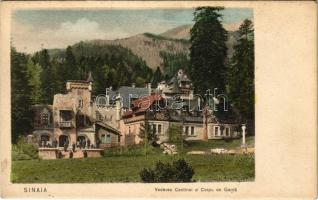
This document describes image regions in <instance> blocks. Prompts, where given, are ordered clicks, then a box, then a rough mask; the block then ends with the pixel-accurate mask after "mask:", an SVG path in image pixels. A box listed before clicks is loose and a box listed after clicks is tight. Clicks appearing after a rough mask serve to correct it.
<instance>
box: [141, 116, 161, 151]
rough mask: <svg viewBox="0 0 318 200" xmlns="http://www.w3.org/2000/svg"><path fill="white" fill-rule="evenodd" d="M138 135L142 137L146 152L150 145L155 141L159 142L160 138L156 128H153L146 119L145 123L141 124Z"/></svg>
mask: <svg viewBox="0 0 318 200" xmlns="http://www.w3.org/2000/svg"><path fill="white" fill-rule="evenodd" d="M138 137H139V138H140V139H142V143H143V144H144V150H145V152H147V148H148V146H149V145H154V144H155V142H157V140H158V139H159V138H158V136H157V135H156V133H155V132H154V130H153V129H152V128H151V125H150V124H149V123H148V121H145V123H144V124H141V127H140V132H139V135H138Z"/></svg>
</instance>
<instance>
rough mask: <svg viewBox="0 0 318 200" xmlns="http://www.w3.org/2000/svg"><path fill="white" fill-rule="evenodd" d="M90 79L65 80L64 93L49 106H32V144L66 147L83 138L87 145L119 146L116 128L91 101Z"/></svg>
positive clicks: (79, 142) (80, 141)
mask: <svg viewBox="0 0 318 200" xmlns="http://www.w3.org/2000/svg"><path fill="white" fill-rule="evenodd" d="M92 81H93V80H92V77H91V76H89V78H88V79H87V80H84V81H83V80H70V81H67V83H66V91H67V93H66V94H56V95H54V100H53V105H35V106H33V112H34V119H33V124H34V129H33V130H32V139H31V140H32V142H33V143H34V144H36V145H38V146H51V147H55V146H57V147H65V145H66V144H67V146H68V148H71V147H72V146H73V145H76V146H77V145H78V144H83V142H84V141H85V144H86V147H87V148H96V147H109V146H115V145H119V143H120V132H119V131H118V129H117V127H113V126H111V124H112V123H109V121H108V118H102V117H101V116H100V115H99V111H98V108H97V107H96V104H95V102H93V101H92V97H91V91H92ZM88 144H89V146H88Z"/></svg>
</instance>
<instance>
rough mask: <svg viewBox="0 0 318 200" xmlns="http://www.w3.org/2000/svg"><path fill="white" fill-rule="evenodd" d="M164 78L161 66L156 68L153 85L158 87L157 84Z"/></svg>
mask: <svg viewBox="0 0 318 200" xmlns="http://www.w3.org/2000/svg"><path fill="white" fill-rule="evenodd" d="M162 79H163V76H162V73H161V71H160V68H159V67H157V69H156V71H155V73H154V74H153V77H152V83H151V84H152V87H154V88H155V87H157V85H158V83H159V82H160V81H162Z"/></svg>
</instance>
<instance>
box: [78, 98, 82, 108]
mask: <svg viewBox="0 0 318 200" xmlns="http://www.w3.org/2000/svg"><path fill="white" fill-rule="evenodd" d="M78 107H79V108H83V99H82V98H79V99H78Z"/></svg>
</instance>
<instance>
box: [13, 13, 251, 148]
mask: <svg viewBox="0 0 318 200" xmlns="http://www.w3.org/2000/svg"><path fill="white" fill-rule="evenodd" d="M222 9H223V8H211V7H200V8H197V9H196V11H195V13H194V22H195V24H194V26H193V27H192V28H191V31H190V36H191V37H190V41H182V42H185V43H190V44H191V47H190V53H189V55H187V54H186V53H184V52H175V53H171V52H165V51H161V53H160V57H161V58H162V59H163V63H162V64H161V65H160V66H157V68H156V69H155V70H152V69H151V68H150V67H149V66H147V64H146V62H145V61H144V60H143V58H140V57H138V56H136V55H135V54H134V53H132V51H131V50H130V49H129V48H126V47H122V46H120V45H105V44H104V45H98V44H94V43H90V42H79V43H77V44H74V45H72V46H68V47H67V48H66V49H42V50H41V51H38V52H36V53H34V54H25V53H21V52H18V51H17V50H16V49H15V48H14V47H11V88H12V89H11V105H12V106H11V111H12V115H11V119H12V142H16V141H17V138H18V136H19V135H23V134H26V133H28V131H29V130H30V129H31V128H32V127H31V120H32V116H31V114H30V113H31V112H30V108H31V105H34V104H52V103H53V95H54V94H57V93H64V92H65V83H66V81H67V80H85V79H86V78H87V75H88V73H89V72H91V73H92V75H93V79H94V82H93V95H98V94H104V93H105V88H106V87H109V86H112V87H113V88H114V89H116V88H118V87H120V86H123V85H131V84H132V83H135V84H136V86H139V87H143V86H144V85H145V84H146V83H149V82H151V83H152V86H153V87H156V85H157V83H158V82H160V81H162V80H164V79H166V80H168V79H169V78H171V77H172V76H173V75H174V74H175V72H176V71H177V70H178V69H180V68H182V69H184V70H185V71H186V72H187V74H189V76H190V78H191V80H192V81H193V86H194V88H195V92H196V93H198V94H204V93H205V91H206V90H207V89H213V88H218V89H219V90H220V92H221V93H225V94H226V95H228V97H229V100H230V102H231V105H233V107H235V108H236V109H237V110H238V112H239V114H240V116H241V118H242V120H245V121H248V120H252V121H253V119H254V30H253V24H252V21H250V20H248V19H246V20H245V21H244V22H243V23H242V24H241V26H240V28H239V30H238V31H237V32H238V39H237V41H236V43H235V45H234V52H233V56H231V57H229V56H228V54H227V46H226V42H227V31H226V30H225V29H224V28H223V26H222V23H221V22H222V21H221V20H222V15H221V14H220V12H219V11H220V10H222ZM148 35H149V34H148ZM151 36H152V37H154V38H157V37H156V36H155V35H153V34H151ZM159 39H160V38H159Z"/></svg>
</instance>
